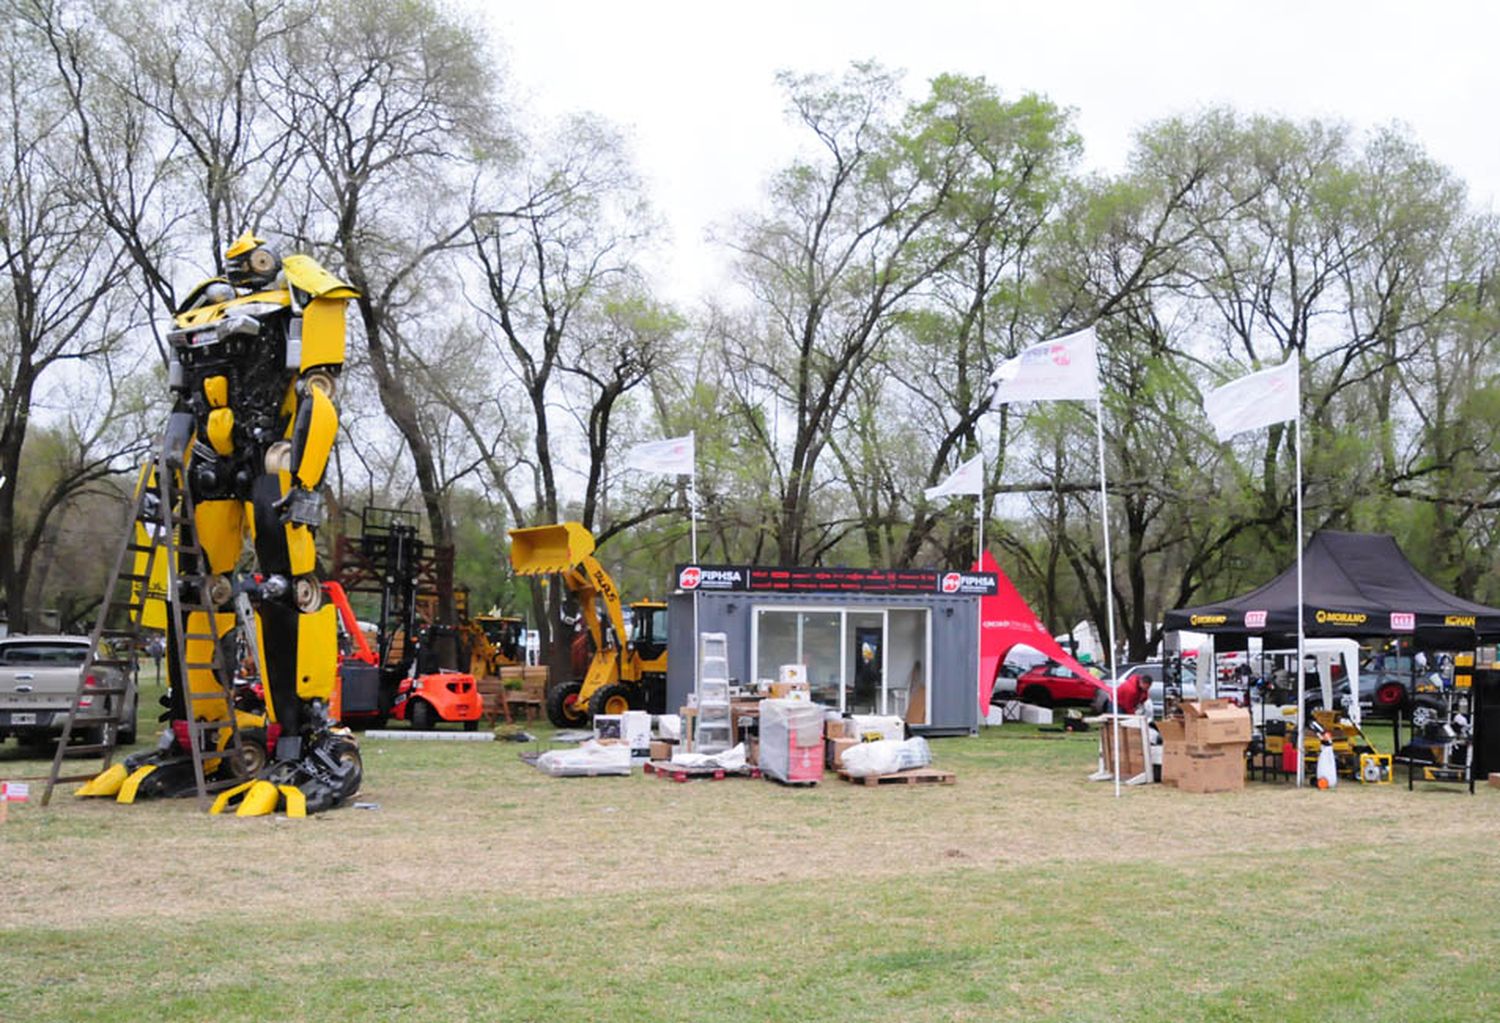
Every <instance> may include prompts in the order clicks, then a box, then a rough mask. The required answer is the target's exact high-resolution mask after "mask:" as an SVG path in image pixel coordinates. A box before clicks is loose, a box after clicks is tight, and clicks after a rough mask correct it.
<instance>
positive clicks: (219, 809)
mask: <svg viewBox="0 0 1500 1023" xmlns="http://www.w3.org/2000/svg"><path fill="white" fill-rule="evenodd" d="M363 779H364V770H363V765H362V764H361V761H360V758H359V747H358V746H356V745H355V744H354V741H353V740H352V739H347V738H343V737H340V736H329V737H328V738H326V739H324V740H322V741H319V742H317V743H316V744H314V745H313V746H312V748H311V749H310V750H309V752H308V753H307V755H306V756H304V757H303V758H302V759H300V760H286V761H280V762H278V763H275V764H272V765H271V766H270V768H268V769H267V770H266V772H265V777H263V778H259V779H256V780H254V781H248V782H245V783H243V784H241V785H236V786H235V787H233V788H231V789H226V790H224V791H223V792H221V793H220V794H219V797H218V798H217V799H216V800H214V804H213V806H212V807H211V808H210V810H209V812H210V813H223V812H224V811H226V810H228V809H229V808H231V807H233V808H234V813H235V816H237V817H262V816H265V815H266V814H272V813H275V812H276V811H277V810H283V811H284V812H285V813H286V815H287V816H288V817H306V816H307V815H308V814H310V813H322V812H323V811H324V810H331V809H333V808H334V807H336V806H339V805H340V804H342V803H344V802H346V801H347V800H349V799H351V798H353V796H354V794H355V793H356V792H358V791H359V786H360V782H361V781H362V780H363Z"/></svg>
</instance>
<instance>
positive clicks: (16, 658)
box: [0, 643, 88, 665]
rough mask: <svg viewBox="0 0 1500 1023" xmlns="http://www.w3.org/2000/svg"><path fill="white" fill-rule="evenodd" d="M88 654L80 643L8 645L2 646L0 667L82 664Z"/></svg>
mask: <svg viewBox="0 0 1500 1023" xmlns="http://www.w3.org/2000/svg"><path fill="white" fill-rule="evenodd" d="M87 653H88V648H87V647H86V646H83V645H81V644H78V643H8V644H6V645H5V646H0V665H11V664H27V665H74V664H82V663H83V662H84V660H85V658H86V655H87Z"/></svg>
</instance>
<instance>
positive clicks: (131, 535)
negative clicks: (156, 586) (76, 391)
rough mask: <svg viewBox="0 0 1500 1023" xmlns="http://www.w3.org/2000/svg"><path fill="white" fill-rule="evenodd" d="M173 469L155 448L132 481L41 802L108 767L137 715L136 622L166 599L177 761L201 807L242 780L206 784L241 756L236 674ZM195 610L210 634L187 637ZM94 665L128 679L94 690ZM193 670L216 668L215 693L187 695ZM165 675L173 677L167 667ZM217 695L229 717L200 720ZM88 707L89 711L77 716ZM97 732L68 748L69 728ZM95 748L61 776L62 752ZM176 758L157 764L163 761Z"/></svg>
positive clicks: (188, 501) (188, 505)
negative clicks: (180, 715)
mask: <svg viewBox="0 0 1500 1023" xmlns="http://www.w3.org/2000/svg"><path fill="white" fill-rule="evenodd" d="M178 475H179V473H178V470H173V469H169V468H168V466H167V465H166V462H165V459H164V457H163V456H162V455H161V454H158V455H157V457H156V458H155V459H153V460H152V461H151V462H150V463H148V464H147V466H146V467H145V468H144V469H143V471H142V475H141V478H140V479H139V480H138V481H137V485H136V491H135V500H134V505H133V507H132V511H131V516H130V522H129V524H128V525H127V526H126V527H125V534H124V537H123V539H122V540H121V542H120V545H119V548H118V549H117V552H116V555H115V560H114V567H113V570H112V571H111V573H110V576H109V582H108V583H107V584H106V586H105V590H104V599H103V600H102V601H101V603H100V606H99V616H98V618H97V619H96V620H95V622H94V629H93V632H92V633H91V634H90V637H89V651H88V655H87V657H86V659H85V661H84V664H83V667H82V668H81V669H80V670H79V673H78V686H77V688H76V689H75V690H74V693H73V700H72V703H71V705H70V707H69V709H68V716H67V719H66V720H65V721H64V723H63V730H62V735H61V737H60V738H59V740H58V745H57V752H56V753H55V754H54V755H53V758H52V770H51V773H50V774H49V775H48V778H47V787H46V789H45V790H44V791H43V793H42V799H41V803H42V805H43V806H46V805H47V804H48V803H49V802H50V801H51V799H52V790H53V788H54V787H55V786H56V785H57V783H58V782H73V781H85V780H87V779H89V778H92V777H94V776H95V775H97V774H99V773H100V772H102V771H104V770H105V769H107V768H108V767H109V766H110V763H111V761H112V760H113V759H114V755H115V751H116V749H117V748H118V745H119V737H120V731H121V726H122V725H124V724H127V723H128V722H127V721H126V717H127V715H129V714H133V713H134V712H135V704H136V700H134V699H131V698H130V696H132V695H134V694H135V693H136V691H137V689H136V687H137V674H138V669H139V663H138V661H139V650H140V641H141V637H142V631H143V625H142V619H143V616H144V614H145V610H146V605H147V603H148V602H149V601H151V600H162V599H163V598H164V597H174V598H175V599H168V600H166V601H165V603H166V609H167V615H166V618H167V631H168V641H169V643H170V644H171V646H170V648H169V650H168V652H167V653H168V657H169V658H173V659H174V660H175V663H176V664H177V666H178V671H177V672H176V682H175V683H171V684H176V685H180V686H181V687H182V688H183V690H184V692H183V694H182V698H183V707H184V709H185V711H186V715H185V716H186V717H187V719H188V720H187V731H188V743H187V745H188V747H189V752H188V753H187V754H184V755H183V758H182V759H183V761H185V760H186V759H188V758H191V760H192V764H193V775H194V781H195V782H196V788H197V795H198V805H199V808H200V809H203V810H207V809H208V808H209V806H210V794H211V793H212V792H214V791H216V790H218V789H221V788H226V787H228V786H230V785H234V784H238V783H239V782H240V781H242V780H244V779H241V778H238V777H228V778H223V779H214V780H210V779H209V778H208V776H207V774H206V773H205V770H204V765H205V763H208V762H212V761H215V760H220V759H222V758H224V757H232V758H234V760H233V761H231V762H238V761H239V760H240V759H241V758H242V757H243V756H244V747H243V746H242V744H241V740H240V732H239V725H238V721H237V719H236V717H235V713H234V682H233V679H234V676H233V674H232V673H231V672H230V671H229V666H228V664H227V663H226V661H225V657H224V650H223V643H222V642H221V640H220V637H219V636H218V634H217V631H216V622H217V617H216V611H215V608H213V607H212V606H211V605H210V604H209V603H208V597H207V593H206V589H207V587H206V585H205V577H204V574H203V567H204V566H205V564H206V559H205V558H204V555H203V548H202V547H201V546H200V545H199V543H198V534H197V528H196V526H195V524H194V503H193V498H192V495H191V493H190V492H189V491H188V490H187V488H186V487H183V486H180V485H178V484H179V479H178ZM158 559H165V561H166V566H165V567H166V579H167V584H166V592H165V594H162V593H154V594H153V593H152V592H150V584H151V577H152V574H153V571H157V572H159V567H158ZM194 612H197V613H200V614H201V615H202V616H203V617H202V618H200V619H198V620H199V621H200V622H204V621H206V622H207V623H208V630H209V631H208V632H207V633H201V632H197V633H190V632H188V624H189V621H190V615H192V614H193V613H194ZM189 640H196V641H205V640H206V641H211V642H210V643H209V649H211V650H212V655H211V657H210V659H209V660H207V661H200V662H190V661H188V657H187V654H188V641H189ZM95 668H111V669H114V670H115V671H117V672H118V673H119V674H120V676H121V677H123V678H124V679H125V680H126V681H125V682H124V683H121V684H119V685H114V686H100V685H99V684H98V683H99V679H98V677H97V676H96V675H95V674H94V669H95ZM190 670H209V671H212V672H213V677H214V679H215V680H216V681H217V682H218V687H217V688H216V689H214V690H212V691H208V692H203V693H193V692H192V691H191V688H190V687H189V686H188V684H187V679H188V672H189V671H190ZM168 678H169V679H171V678H172V674H171V673H170V672H169V673H168ZM100 697H105V698H106V699H105V706H106V708H108V713H107V714H106V715H105V716H103V717H100V716H98V715H97V714H95V713H94V706H93V705H94V704H95V701H97V700H98V699H99V698H100ZM215 700H221V701H223V706H224V707H225V708H226V710H227V717H226V718H225V719H219V720H210V721H199V720H197V717H196V715H195V714H194V713H193V708H194V705H195V704H199V703H203V702H205V701H215ZM85 710H87V711H88V713H86V714H85V713H83V712H84V711H85ZM80 726H82V727H88V728H94V729H96V734H95V736H94V737H95V738H97V740H98V741H96V742H90V743H88V744H85V745H81V746H71V747H70V746H69V741H70V739H71V738H72V735H73V733H74V730H75V729H76V728H78V727H80ZM224 728H228V729H229V741H228V742H227V743H226V744H225V746H224V748H223V749H222V750H221V749H219V748H217V740H218V736H219V733H220V730H221V729H224ZM69 754H71V755H74V756H79V755H88V754H97V755H99V756H100V757H101V762H100V764H99V765H98V767H97V769H95V770H93V771H90V772H88V773H86V774H69V775H64V774H63V773H62V766H63V758H64V756H65V755H69ZM173 762H179V761H172V760H167V761H163V762H162V764H163V766H166V764H168V763H173Z"/></svg>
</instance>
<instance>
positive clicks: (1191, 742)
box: [1157, 700, 1250, 792]
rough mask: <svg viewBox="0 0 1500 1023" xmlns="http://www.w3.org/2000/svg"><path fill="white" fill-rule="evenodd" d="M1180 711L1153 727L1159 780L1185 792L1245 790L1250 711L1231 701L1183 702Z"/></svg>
mask: <svg viewBox="0 0 1500 1023" xmlns="http://www.w3.org/2000/svg"><path fill="white" fill-rule="evenodd" d="M1182 715H1183V716H1182V717H1180V718H1177V717H1172V718H1164V719H1162V721H1161V722H1160V723H1159V724H1158V725H1157V728H1158V730H1159V731H1160V732H1161V739H1162V757H1161V780H1162V783H1163V784H1166V785H1175V786H1177V787H1178V788H1179V789H1182V791H1184V792H1232V791H1234V790H1236V789H1242V788H1244V787H1245V747H1246V746H1248V745H1249V743H1250V712H1249V711H1248V710H1246V709H1245V708H1244V707H1240V706H1236V705H1235V704H1234V703H1233V702H1232V701H1230V700H1201V701H1198V702H1191V703H1184V704H1182Z"/></svg>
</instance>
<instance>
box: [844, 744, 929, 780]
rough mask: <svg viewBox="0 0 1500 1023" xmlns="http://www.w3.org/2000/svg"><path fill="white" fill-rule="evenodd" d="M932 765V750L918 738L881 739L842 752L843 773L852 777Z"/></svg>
mask: <svg viewBox="0 0 1500 1023" xmlns="http://www.w3.org/2000/svg"><path fill="white" fill-rule="evenodd" d="M930 763H932V750H931V749H930V748H929V747H928V745H927V740H926V739H924V738H922V737H921V736H920V735H919V736H916V737H915V738H912V739H907V740H906V741H905V742H893V741H892V740H890V739H880V740H878V741H876V742H861V743H858V744H857V745H854V746H850V747H849V748H848V749H846V750H844V768H843V769H844V773H845V774H847V775H849V776H850V777H851V778H868V777H872V776H875V775H881V774H895V773H896V772H897V771H906V770H910V769H911V768H913V767H926V766H927V765H928V764H930Z"/></svg>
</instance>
